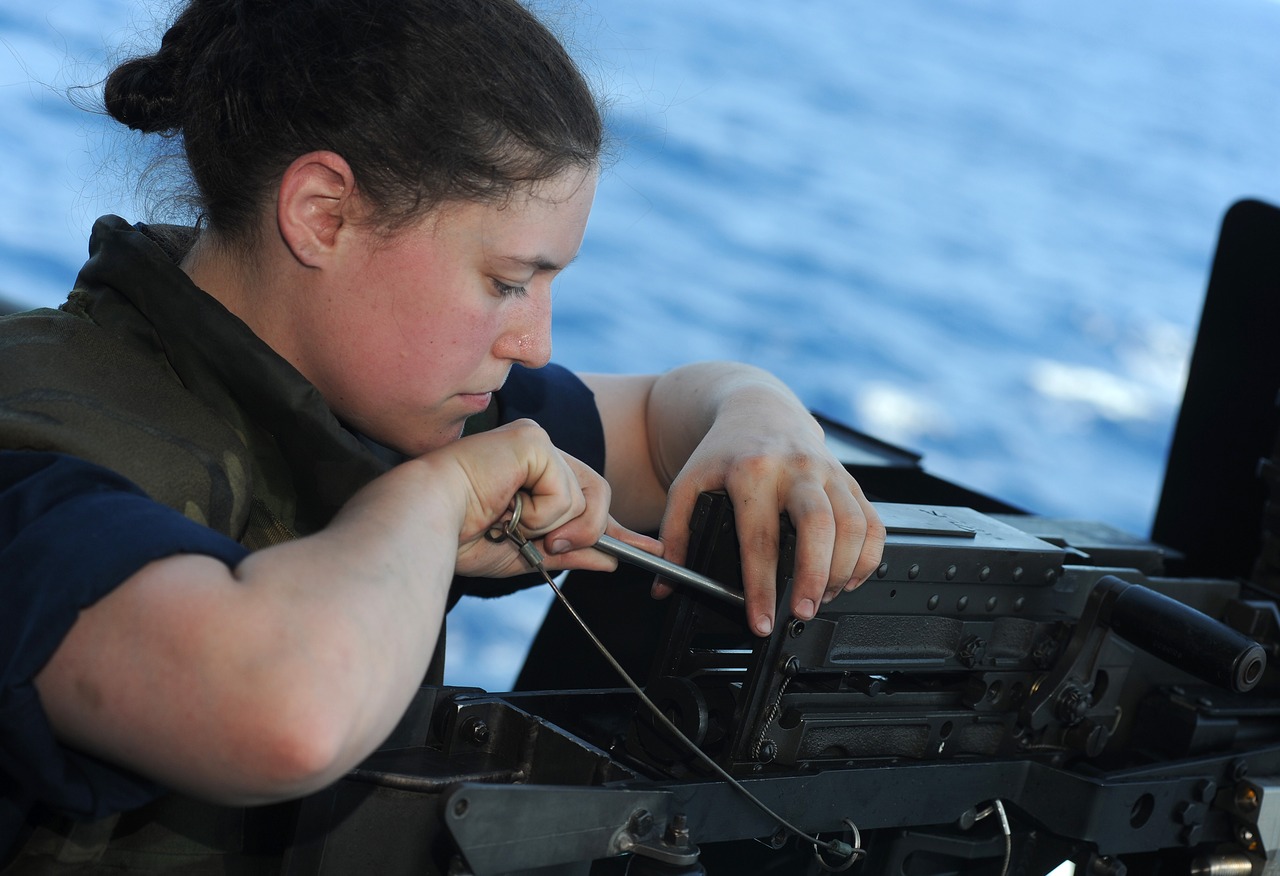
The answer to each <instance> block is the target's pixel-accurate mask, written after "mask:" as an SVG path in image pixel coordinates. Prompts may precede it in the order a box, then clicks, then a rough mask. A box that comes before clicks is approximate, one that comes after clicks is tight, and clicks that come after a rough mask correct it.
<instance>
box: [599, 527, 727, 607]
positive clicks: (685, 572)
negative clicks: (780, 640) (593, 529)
mask: <svg viewBox="0 0 1280 876" xmlns="http://www.w3.org/2000/svg"><path fill="white" fill-rule="evenodd" d="M596 547H597V548H598V549H599V550H602V551H604V552H605V553H606V554H609V555H610V556H613V557H617V558H618V559H619V560H621V561H622V562H624V563H630V564H631V565H633V566H639V567H640V568H641V569H644V570H645V571H647V572H652V573H653V574H655V575H658V576H660V577H662V578H665V579H667V580H668V581H673V582H675V583H676V584H686V585H688V586H689V587H693V588H694V589H696V590H701V591H702V592H703V593H706V594H707V595H709V596H714V597H716V598H717V599H723V600H724V601H725V602H729V603H732V604H734V605H746V603H747V599H746V597H745V596H743V595H742V594H741V593H740V592H739V591H737V590H734V589H732V588H729V587H726V586H724V585H723V584H721V583H720V582H719V581H712V580H711V579H710V578H708V577H706V576H705V575H699V574H698V573H697V572H693V571H690V570H689V569H686V568H685V567H684V566H677V565H676V564H675V563H673V562H671V561H670V560H664V559H663V558H662V557H655V556H654V555H653V554H651V553H649V552H648V551H642V550H640V548H637V547H632V546H631V545H629V544H627V543H626V542H624V541H618V540H617V539H616V538H614V537H612V536H609V535H602V536H600V540H599V541H598V542H596Z"/></svg>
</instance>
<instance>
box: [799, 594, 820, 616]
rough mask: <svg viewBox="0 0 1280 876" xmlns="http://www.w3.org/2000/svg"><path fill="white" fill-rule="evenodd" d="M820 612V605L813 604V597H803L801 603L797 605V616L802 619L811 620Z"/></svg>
mask: <svg viewBox="0 0 1280 876" xmlns="http://www.w3.org/2000/svg"><path fill="white" fill-rule="evenodd" d="M817 612H818V607H817V606H816V605H814V604H813V600H812V599H802V600H800V604H799V605H797V606H796V617H798V618H800V619H801V620H809V619H810V618H812V617H813V616H814V615H815V614H817Z"/></svg>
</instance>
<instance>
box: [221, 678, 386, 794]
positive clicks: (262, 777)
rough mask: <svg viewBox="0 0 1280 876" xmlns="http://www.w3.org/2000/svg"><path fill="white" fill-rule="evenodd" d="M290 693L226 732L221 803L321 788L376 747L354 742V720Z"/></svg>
mask: <svg viewBox="0 0 1280 876" xmlns="http://www.w3.org/2000/svg"><path fill="white" fill-rule="evenodd" d="M298 699H299V698H296V697H292V698H291V697H288V696H286V697H284V698H280V699H276V700H274V701H270V702H263V703H261V704H260V705H258V706H256V707H254V709H255V710H254V712H253V713H247V712H242V713H241V715H240V718H239V719H237V720H235V721H234V722H233V726H232V728H231V729H230V730H229V731H228V732H227V733H226V735H225V736H224V737H223V738H225V739H227V740H229V741H232V745H231V746H229V749H228V750H227V751H226V752H225V754H224V757H223V758H220V760H221V761H222V762H223V763H224V765H226V766H227V767H228V771H227V773H225V774H224V777H225V779H226V780H228V781H227V784H226V785H225V786H224V792H223V793H221V794H218V795H217V796H218V797H221V798H223V799H221V800H220V801H218V802H224V803H228V804H236V805H245V804H258V803H273V802H278V801H282V800H289V799H293V798H296V797H302V796H305V795H307V794H310V793H313V792H315V791H319V790H321V789H322V788H325V787H327V786H328V785H330V784H332V783H333V782H335V781H337V780H338V779H339V778H341V777H342V776H343V775H344V774H345V773H347V772H348V771H350V770H351V769H352V768H353V767H355V766H356V765H357V764H358V763H359V762H360V761H361V760H363V759H364V758H365V757H366V756H367V755H368V754H370V753H371V752H372V749H373V746H368V750H364V748H363V747H361V746H359V745H356V744H353V742H352V735H353V734H352V732H351V728H350V723H351V722H350V721H347V720H345V719H344V717H343V716H341V715H338V714H333V713H331V712H329V711H327V710H325V709H324V708H317V707H315V706H314V705H313V704H310V703H304V702H299V701H298Z"/></svg>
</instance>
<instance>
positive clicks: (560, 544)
mask: <svg viewBox="0 0 1280 876" xmlns="http://www.w3.org/2000/svg"><path fill="white" fill-rule="evenodd" d="M568 549H569V541H568V539H564V538H557V539H556V540H555V541H553V542H551V544H549V545H547V550H549V551H550V552H551V553H553V554H562V553H564V552H565V551H567V550H568Z"/></svg>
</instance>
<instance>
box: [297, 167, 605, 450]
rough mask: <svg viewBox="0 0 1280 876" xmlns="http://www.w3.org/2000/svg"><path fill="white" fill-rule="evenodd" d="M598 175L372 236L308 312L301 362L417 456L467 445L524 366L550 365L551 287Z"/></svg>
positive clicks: (377, 429) (367, 422) (352, 411)
mask: <svg viewBox="0 0 1280 876" xmlns="http://www.w3.org/2000/svg"><path fill="white" fill-rule="evenodd" d="M595 188H596V174H595V172H594V171H591V172H587V171H576V170H575V171H570V172H566V173H565V174H562V175H561V176H558V177H556V178H554V179H552V180H549V181H547V182H545V183H542V184H540V185H538V186H537V187H536V188H535V189H534V190H532V191H522V192H517V193H516V194H515V195H514V196H513V197H512V198H511V200H510V201H509V202H508V203H505V204H503V205H501V206H491V205H485V204H478V203H474V202H459V203H455V204H450V205H446V206H445V207H443V208H441V209H440V210H437V211H435V212H434V213H433V214H431V215H430V216H428V217H427V218H426V219H425V220H424V221H422V222H420V223H418V224H417V225H415V226H412V227H410V228H408V229H405V230H403V231H400V232H397V233H396V234H394V235H393V236H391V237H390V238H389V239H388V238H386V237H385V236H381V237H380V236H379V235H378V234H377V232H376V231H374V230H373V229H368V230H365V229H363V228H361V229H358V230H357V231H356V232H355V233H356V234H358V235H361V236H363V238H364V239H363V240H361V241H359V242H360V246H358V247H356V248H355V249H354V250H353V251H354V252H356V253H358V254H359V255H357V256H355V257H353V258H350V259H348V260H346V261H345V262H344V265H343V268H342V269H341V270H340V271H339V272H338V275H337V277H336V280H337V282H335V283H330V284H326V286H325V288H324V292H323V293H322V294H323V296H324V297H325V299H326V300H322V301H316V302H313V303H312V306H310V307H308V308H307V311H308V313H307V314H306V315H305V316H304V315H299V316H300V318H301V320H302V323H301V324H295V331H302V332H305V333H307V334H308V335H309V337H307V338H306V339H305V341H304V342H303V343H302V344H300V345H299V346H297V347H296V348H295V352H297V354H298V355H297V359H298V361H296V362H295V364H296V365H297V366H298V367H299V370H301V371H302V373H303V374H304V375H306V376H307V377H308V378H309V379H310V380H311V381H312V382H313V383H314V384H315V385H316V386H317V388H319V390H320V392H321V393H322V394H323V395H324V397H325V399H326V401H327V402H328V403H329V405H330V407H332V408H333V410H334V412H335V413H337V414H338V416H339V417H341V418H342V419H343V420H344V421H345V422H347V423H348V424H349V425H351V426H352V427H354V428H356V429H358V430H360V431H361V432H363V433H364V434H366V435H368V436H369V437H370V438H373V439H374V440H376V441H378V442H380V443H382V444H385V445H387V446H389V447H393V448H395V449H397V450H400V451H401V452H404V453H408V454H411V455H417V454H421V453H424V452H426V451H428V450H432V449H434V448H437V447H440V446H443V445H444V444H447V443H448V442H450V441H453V440H455V439H456V438H458V436H459V435H460V434H461V431H462V426H463V423H464V422H465V420H466V419H467V418H468V417H470V416H472V415H473V414H476V413H479V412H480V411H483V410H484V409H485V408H486V407H487V406H488V404H489V401H490V398H491V397H492V394H493V393H494V392H495V391H496V390H497V389H499V388H500V387H501V386H502V384H503V382H504V381H505V380H506V379H507V373H508V371H509V370H510V369H511V365H512V363H515V362H519V363H520V364H522V365H526V366H529V367H531V368H538V367H541V366H542V365H545V364H546V363H547V361H548V360H549V359H550V357H551V281H552V280H553V279H554V278H555V276H556V274H558V273H559V272H560V270H562V269H563V268H564V267H565V266H566V265H568V264H569V262H570V261H572V260H573V258H574V257H575V256H576V255H577V252H578V248H579V247H580V246H581V245H582V236H583V232H584V231H585V230H586V225H587V214H588V213H589V212H590V210H591V202H592V199H593V198H594V196H595Z"/></svg>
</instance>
